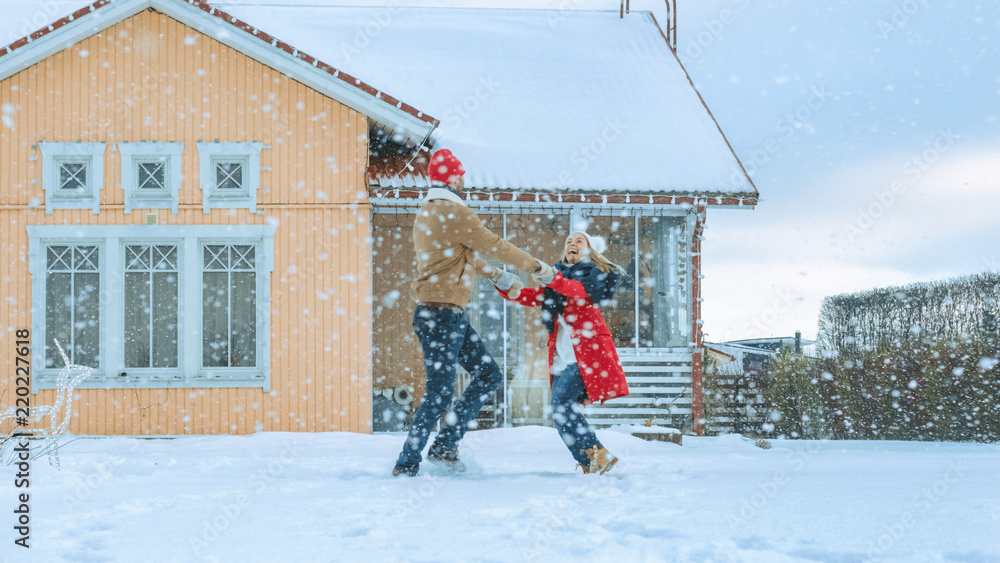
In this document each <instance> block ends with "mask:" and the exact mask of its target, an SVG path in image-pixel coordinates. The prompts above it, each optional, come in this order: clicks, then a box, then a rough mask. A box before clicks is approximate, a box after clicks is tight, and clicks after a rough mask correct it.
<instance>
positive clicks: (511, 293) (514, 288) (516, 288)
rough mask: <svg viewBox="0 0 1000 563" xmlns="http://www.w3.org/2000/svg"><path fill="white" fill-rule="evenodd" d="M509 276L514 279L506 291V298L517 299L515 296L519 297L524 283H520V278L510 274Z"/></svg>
mask: <svg viewBox="0 0 1000 563" xmlns="http://www.w3.org/2000/svg"><path fill="white" fill-rule="evenodd" d="M511 276H513V277H514V283H513V285H511V286H510V289H508V290H507V297H509V298H511V299H517V296H518V295H521V290H522V289H524V282H523V281H521V278H519V277H517V276H514V275H513V274H511Z"/></svg>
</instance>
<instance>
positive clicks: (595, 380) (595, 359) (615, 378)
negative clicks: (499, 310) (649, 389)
mask: <svg viewBox="0 0 1000 563" xmlns="http://www.w3.org/2000/svg"><path fill="white" fill-rule="evenodd" d="M549 287H551V288H552V289H554V290H556V291H557V292H559V293H561V294H562V295H565V296H566V297H567V299H566V304H565V306H564V308H563V315H564V316H565V317H566V321H567V322H568V323H569V325H570V327H571V328H572V330H573V352H574V355H575V356H576V362H577V365H579V367H580V375H581V376H583V385H584V387H586V388H587V396H588V397H589V398H590V402H593V403H601V404H604V401H606V400H608V399H614V398H616V397H624V396H625V395H628V384H627V383H626V382H625V372H624V371H623V370H622V365H621V362H620V361H619V360H618V351H617V350H616V349H615V342H614V340H612V338H611V331H610V330H608V325H607V324H606V323H605V322H604V317H603V316H602V315H601V310H600V309H599V308H598V307H597V305H595V304H594V302H593V301H592V300H591V299H590V297H588V296H587V292H586V291H585V290H584V288H583V284H582V283H580V282H579V281H577V280H568V279H565V278H564V277H563V276H562V273H561V272H558V271H557V272H556V277H555V278H554V279H553V280H552V283H550V284H549ZM497 291H500V290H497ZM500 295H502V296H503V298H504V299H507V300H508V301H515V302H517V303H520V304H521V305H524V306H525V307H539V306H541V305H542V301H543V300H544V298H545V288H544V287H533V288H529V289H522V290H521V294H520V295H518V297H517V299H510V298H509V297H507V294H505V293H504V292H502V291H500ZM554 325H555V327H554V329H553V331H552V332H551V333H550V334H549V385H552V359H553V357H554V356H555V352H556V338H557V337H558V335H559V328H560V324H559V323H558V322H555V323H554Z"/></svg>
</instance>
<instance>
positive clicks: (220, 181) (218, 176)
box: [215, 160, 246, 196]
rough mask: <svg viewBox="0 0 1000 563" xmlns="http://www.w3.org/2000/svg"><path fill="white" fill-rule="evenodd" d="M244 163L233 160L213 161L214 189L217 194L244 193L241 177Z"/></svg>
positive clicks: (243, 182) (239, 194) (243, 183)
mask: <svg viewBox="0 0 1000 563" xmlns="http://www.w3.org/2000/svg"><path fill="white" fill-rule="evenodd" d="M243 170H244V163H243V162H241V161H233V160H217V161H215V189H216V193H217V194H218V195H223V196H224V195H238V196H242V195H246V188H245V181H244V179H243Z"/></svg>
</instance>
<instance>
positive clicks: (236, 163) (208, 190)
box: [197, 142, 266, 213]
mask: <svg viewBox="0 0 1000 563" xmlns="http://www.w3.org/2000/svg"><path fill="white" fill-rule="evenodd" d="M197 146H198V186H199V187H200V188H201V191H202V198H203V209H204V211H205V213H209V212H210V211H211V210H212V209H240V208H244V209H249V210H250V211H251V212H256V211H257V193H258V192H259V191H260V189H261V187H260V174H261V171H262V168H261V166H260V151H261V149H263V148H264V144H263V143H256V142H255V143H219V142H215V143H203V142H198V144H197ZM264 170H266V169H264Z"/></svg>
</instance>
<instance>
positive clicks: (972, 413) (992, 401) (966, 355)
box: [764, 336, 1000, 442]
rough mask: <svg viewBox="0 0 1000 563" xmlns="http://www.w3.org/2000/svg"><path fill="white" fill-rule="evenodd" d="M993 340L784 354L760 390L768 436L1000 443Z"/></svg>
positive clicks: (999, 388)
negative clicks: (768, 417) (767, 412)
mask: <svg viewBox="0 0 1000 563" xmlns="http://www.w3.org/2000/svg"><path fill="white" fill-rule="evenodd" d="M997 357H998V346H997V342H996V340H995V339H994V338H992V337H986V336H977V337H965V338H959V339H948V340H939V341H937V342H929V343H928V342H923V343H912V342H911V343H908V344H900V345H889V344H881V345H879V346H877V347H874V348H873V349H868V350H863V351H860V352H856V354H855V355H854V357H853V358H848V359H845V356H844V355H838V356H833V357H827V358H823V359H809V358H804V357H802V356H798V355H796V354H793V353H791V352H789V351H782V352H780V353H779V354H778V356H777V357H776V358H775V361H774V362H773V363H772V367H771V377H770V385H769V386H768V387H767V389H765V390H764V391H765V397H766V398H767V400H768V402H769V404H770V406H771V408H772V409H773V416H772V424H773V427H772V426H771V425H768V426H766V427H765V430H770V434H772V435H776V436H787V437H805V438H835V439H878V440H934V441H977V442H993V441H998V440H1000V362H998V361H997Z"/></svg>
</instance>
